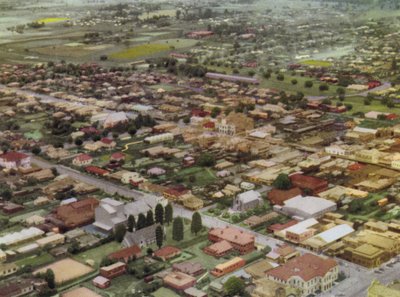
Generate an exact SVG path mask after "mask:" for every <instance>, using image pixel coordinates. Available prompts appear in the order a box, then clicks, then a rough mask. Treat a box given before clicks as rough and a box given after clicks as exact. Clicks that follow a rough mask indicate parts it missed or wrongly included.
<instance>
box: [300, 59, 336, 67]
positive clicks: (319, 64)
mask: <svg viewBox="0 0 400 297" xmlns="http://www.w3.org/2000/svg"><path fill="white" fill-rule="evenodd" d="M300 64H304V65H309V66H317V67H331V66H332V63H331V62H328V61H321V60H305V61H301V62H300Z"/></svg>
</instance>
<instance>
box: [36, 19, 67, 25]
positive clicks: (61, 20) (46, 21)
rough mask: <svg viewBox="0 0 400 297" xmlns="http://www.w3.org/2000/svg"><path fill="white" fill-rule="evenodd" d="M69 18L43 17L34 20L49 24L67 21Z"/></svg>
mask: <svg viewBox="0 0 400 297" xmlns="http://www.w3.org/2000/svg"><path fill="white" fill-rule="evenodd" d="M69 20H70V18H43V19H39V20H36V22H38V23H45V24H50V23H58V22H63V21H69Z"/></svg>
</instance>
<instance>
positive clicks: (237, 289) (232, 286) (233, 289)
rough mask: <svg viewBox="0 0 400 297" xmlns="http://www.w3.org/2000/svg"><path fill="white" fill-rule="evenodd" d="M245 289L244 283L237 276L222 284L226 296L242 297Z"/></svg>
mask: <svg viewBox="0 0 400 297" xmlns="http://www.w3.org/2000/svg"><path fill="white" fill-rule="evenodd" d="M245 288H246V285H245V283H244V281H243V280H242V279H240V278H238V277H237V276H231V277H230V278H229V279H228V280H227V281H226V282H225V284H224V290H225V292H226V293H227V294H228V296H236V295H239V296H242V294H243V292H244V289H245Z"/></svg>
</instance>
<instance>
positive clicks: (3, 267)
mask: <svg viewBox="0 0 400 297" xmlns="http://www.w3.org/2000/svg"><path fill="white" fill-rule="evenodd" d="M18 269H19V268H18V266H17V265H16V264H14V263H1V264H0V277H5V276H8V275H11V274H14V273H16V272H17V271H18Z"/></svg>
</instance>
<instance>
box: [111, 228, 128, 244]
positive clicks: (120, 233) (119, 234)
mask: <svg viewBox="0 0 400 297" xmlns="http://www.w3.org/2000/svg"><path fill="white" fill-rule="evenodd" d="M125 233H126V227H125V225H118V226H117V227H115V231H114V236H115V240H116V241H117V242H122V240H124V237H125Z"/></svg>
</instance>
